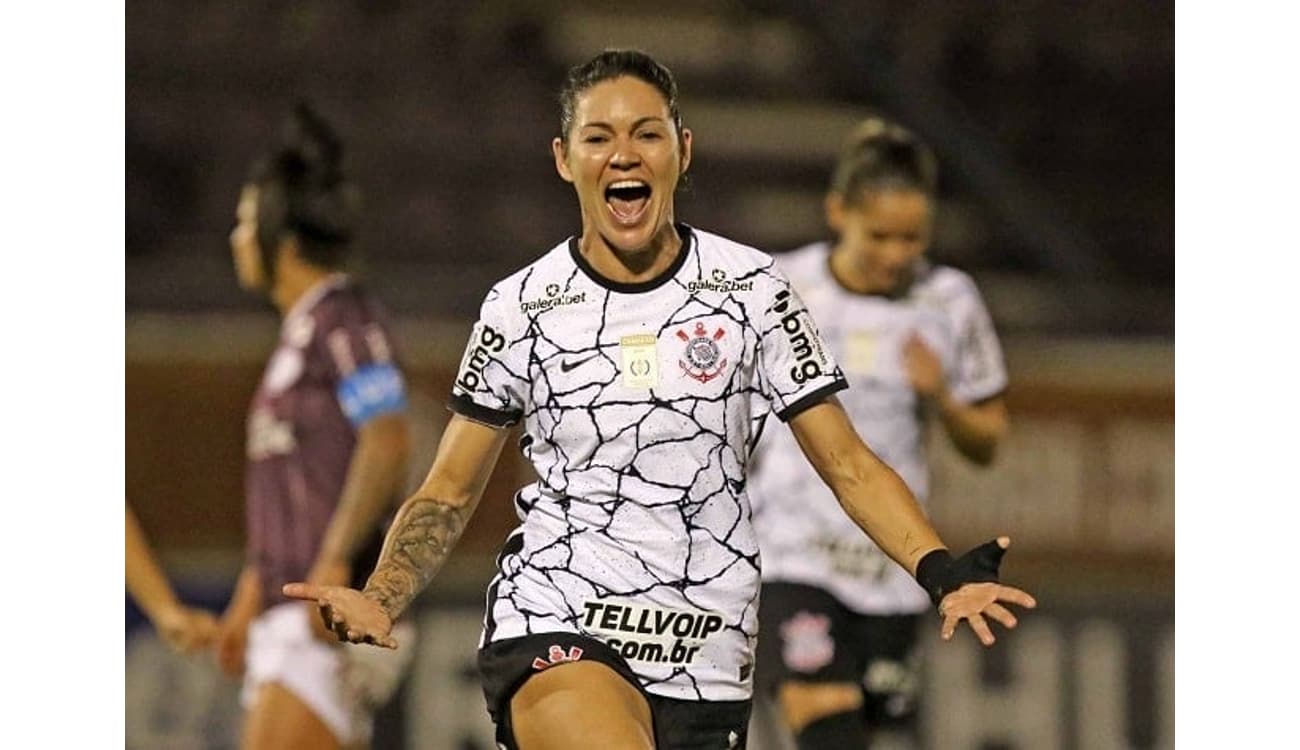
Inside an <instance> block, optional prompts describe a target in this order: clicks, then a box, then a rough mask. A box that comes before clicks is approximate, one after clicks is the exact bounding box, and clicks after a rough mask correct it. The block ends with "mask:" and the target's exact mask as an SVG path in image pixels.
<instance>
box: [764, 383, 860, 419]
mask: <svg viewBox="0 0 1300 750" xmlns="http://www.w3.org/2000/svg"><path fill="white" fill-rule="evenodd" d="M848 387H849V383H848V381H846V380H845V379H844V378H839V379H838V380H836V381H835V382H833V383H827V384H826V385H824V386H822V387H821V388H818V389H817V390H815V391H813V392H812V393H809V394H808V395H807V396H804V397H802V398H800V399H799V400H798V401H796V402H794V403H793V404H790V405H789V406H787V407H785V408H784V409H782V410H781V411H779V412H777V413H776V417H777V419H779V420H781V421H782V422H789V421H790V420H792V419H794V418H795V417H797V416H799V415H800V414H802V413H803V412H805V411H807V410H809V409H811V408H812V407H814V406H816V405H817V404H820V403H821V402H823V401H825V400H826V399H827V398H829V397H830V396H831V394H833V393H838V392H839V391H842V390H844V389H845V388H848Z"/></svg>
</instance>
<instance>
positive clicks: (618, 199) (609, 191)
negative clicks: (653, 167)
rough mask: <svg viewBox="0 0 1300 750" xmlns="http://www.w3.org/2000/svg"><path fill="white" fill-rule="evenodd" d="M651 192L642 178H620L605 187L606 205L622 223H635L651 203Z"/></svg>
mask: <svg viewBox="0 0 1300 750" xmlns="http://www.w3.org/2000/svg"><path fill="white" fill-rule="evenodd" d="M650 193H651V190H650V186H649V185H647V184H646V183H644V182H642V181H640V180H619V181H618V182H615V183H612V184H611V185H609V187H607V188H605V205H607V206H609V210H610V212H611V213H613V214H614V218H616V219H617V220H618V222H619V223H620V224H635V223H636V222H637V221H638V220H639V219H640V218H641V215H642V214H643V213H645V209H646V206H648V205H650Z"/></svg>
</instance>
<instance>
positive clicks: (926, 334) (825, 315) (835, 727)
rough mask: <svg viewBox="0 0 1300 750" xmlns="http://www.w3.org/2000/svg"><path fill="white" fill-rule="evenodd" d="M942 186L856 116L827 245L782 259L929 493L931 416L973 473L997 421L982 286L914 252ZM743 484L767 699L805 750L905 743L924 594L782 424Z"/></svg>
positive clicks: (914, 482) (911, 147) (883, 448)
mask: <svg viewBox="0 0 1300 750" xmlns="http://www.w3.org/2000/svg"><path fill="white" fill-rule="evenodd" d="M935 182H936V163H935V159H934V156H933V155H932V154H931V152H930V151H929V149H928V148H927V147H926V146H924V145H923V144H922V143H921V142H920V141H918V140H917V139H916V138H915V137H914V136H913V135H912V134H911V133H909V132H908V131H906V130H904V129H903V128H901V127H899V126H897V125H894V124H891V123H889V122H886V121H884V120H882V119H880V118H870V119H868V120H866V121H864V122H863V123H862V124H861V125H860V126H859V127H858V128H857V129H856V130H855V131H854V133H853V135H852V137H851V138H850V140H849V143H848V144H847V147H846V148H845V150H844V152H843V154H842V155H841V157H840V159H839V162H838V164H837V165H836V168H835V171H834V174H833V176H832V178H831V187H830V191H829V194H828V196H827V199H826V211H827V219H828V223H829V224H830V226H831V228H832V229H833V230H834V231H835V233H836V235H837V240H836V243H835V245H834V246H833V247H832V246H830V245H829V244H828V243H824V242H819V243H816V244H813V245H809V246H807V247H804V248H800V249H799V250H795V251H793V252H790V253H787V254H784V255H781V256H778V264H777V265H778V267H779V268H780V269H781V270H782V272H784V273H785V274H786V276H787V277H788V278H789V279H790V282H791V284H792V285H793V286H794V287H795V289H797V290H798V292H799V294H800V296H801V297H802V298H803V299H804V301H805V302H806V303H807V305H808V309H809V311H810V312H811V313H812V314H813V316H814V317H816V319H817V321H818V322H819V323H820V324H821V332H822V336H823V338H824V340H825V341H826V343H827V344H829V345H830V347H831V349H832V351H834V352H835V353H836V354H837V355H838V356H839V362H840V365H841V367H842V368H843V369H844V371H845V375H846V377H847V378H848V381H849V384H850V386H851V387H850V389H849V390H848V391H847V392H845V394H843V396H841V402H842V404H843V407H844V411H845V412H846V413H847V414H848V415H849V417H850V418H851V419H852V421H853V423H854V425H856V426H857V427H858V429H859V430H861V432H862V435H863V437H864V438H865V440H866V442H867V443H868V445H870V446H871V448H872V450H873V451H875V452H876V454H877V455H879V456H880V457H881V459H882V460H883V461H885V463H887V464H889V466H890V467H891V468H893V469H894V470H895V471H896V472H898V475H899V476H900V477H901V478H902V479H903V481H904V482H906V483H907V486H908V487H909V488H910V489H911V490H912V492H913V493H914V494H915V495H916V496H917V497H918V498H921V499H924V498H925V497H926V494H927V491H928V481H927V480H928V477H927V473H926V462H925V450H924V437H925V417H926V415H927V414H929V413H932V412H937V414H938V416H939V417H940V419H941V421H942V423H943V425H944V427H945V429H946V431H947V433H948V435H949V437H951V439H952V441H953V443H954V445H956V446H957V448H958V449H959V450H960V451H961V453H963V454H964V455H965V456H967V457H968V458H969V459H970V460H972V461H975V462H977V463H981V464H983V463H988V462H989V461H991V460H992V458H993V452H994V449H995V447H996V446H997V442H998V440H999V438H1000V437H1001V436H1002V435H1003V433H1004V432H1005V431H1006V426H1007V415H1006V407H1005V405H1004V403H1003V400H1002V392H1003V390H1004V389H1005V388H1006V384H1007V376H1006V370H1005V368H1004V366H1003V362H1002V351H1001V347H1000V346H999V345H998V340H997V336H996V334H995V333H994V331H993V325H992V323H991V322H990V319H989V315H988V312H987V311H986V310H985V308H984V303H983V301H982V300H981V299H980V295H979V292H978V291H977V290H976V288H975V284H974V283H973V282H972V281H971V279H970V277H968V276H966V275H965V274H963V273H961V272H960V271H957V270H955V269H952V268H946V267H942V266H932V265H929V264H928V263H926V262H925V260H924V259H923V258H922V254H923V253H924V252H925V249H926V247H927V245H928V244H929V239H930V225H931V215H932V213H933V207H934V195H935ZM750 492H751V497H752V499H753V505H754V528H755V530H756V531H757V532H758V539H759V546H760V547H761V548H762V551H763V595H762V600H763V606H762V611H761V613H760V616H759V622H760V631H761V633H762V637H761V638H760V641H759V654H760V658H759V670H758V671H759V675H758V676H759V682H760V684H762V685H763V686H764V687H771V688H776V689H777V696H778V700H779V703H780V706H781V709H782V714H783V715H784V717H785V720H786V723H787V724H788V726H789V727H790V728H791V730H792V731H793V732H794V733H795V736H796V739H797V741H798V744H799V747H800V748H801V749H803V750H806V749H808V748H823V747H854V748H862V747H866V746H867V739H868V738H867V730H868V728H869V727H868V726H867V723H870V725H871V726H870V728H871V729H872V730H873V733H874V730H877V729H880V728H882V727H884V728H888V729H890V730H891V731H894V730H897V731H896V732H895V733H896V734H899V733H901V734H904V735H906V734H913V733H914V731H915V726H914V724H915V708H916V700H915V699H916V688H917V677H918V675H917V667H918V664H917V659H918V656H919V655H918V654H917V653H916V651H915V649H916V643H917V637H918V627H919V625H920V620H921V613H923V612H924V611H925V610H926V608H927V606H928V604H929V598H928V597H927V595H926V592H925V591H924V590H923V589H922V588H921V587H920V586H918V585H917V584H916V581H914V580H913V579H912V578H911V576H909V575H908V573H907V571H906V570H904V569H903V568H901V567H899V566H897V565H895V564H894V563H893V562H891V561H890V559H889V558H888V557H886V555H885V553H884V552H882V551H881V548H880V547H878V546H877V545H875V544H873V543H872V541H871V540H870V539H869V538H867V537H865V536H863V535H862V531H861V530H860V529H859V528H858V527H857V525H856V524H854V523H853V522H852V521H851V520H850V519H849V518H848V517H846V516H845V515H844V513H843V511H841V510H840V508H839V504H838V503H836V501H835V497H834V495H833V494H832V493H831V492H830V491H829V490H828V489H827V488H826V486H825V485H823V484H822V483H821V482H818V481H817V477H816V475H815V474H814V473H813V471H812V469H811V467H809V465H808V462H807V461H806V460H805V459H804V458H803V454H802V451H800V449H799V445H798V443H797V442H796V440H795V439H794V436H792V435H791V434H790V433H789V432H787V431H784V430H774V431H772V434H771V435H769V436H768V438H767V440H766V441H765V442H764V443H763V444H761V445H760V446H759V448H758V450H757V451H756V454H755V468H754V470H753V471H751V473H750ZM993 606H994V607H996V606H997V605H993ZM991 614H992V615H993V616H994V617H995V619H999V620H1000V621H1002V622H1004V623H1005V624H1007V625H1011V624H1012V623H1014V617H1013V616H1012V615H1011V614H1010V613H1009V612H1005V611H1000V610H998V609H993V608H991ZM981 638H983V639H984V640H985V641H986V642H991V641H992V636H991V634H988V635H987V637H986V634H984V633H981ZM864 688H865V696H864ZM864 697H865V701H866V703H865V708H866V710H865V711H864V710H862V709H863V708H864ZM864 715H865V718H866V719H867V723H864V721H863V719H864ZM899 739H900V740H904V741H906V740H905V738H899Z"/></svg>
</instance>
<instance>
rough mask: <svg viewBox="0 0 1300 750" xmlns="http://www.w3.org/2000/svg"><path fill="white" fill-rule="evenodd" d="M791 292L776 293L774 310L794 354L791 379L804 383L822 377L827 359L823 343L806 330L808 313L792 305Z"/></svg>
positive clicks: (801, 307)
mask: <svg viewBox="0 0 1300 750" xmlns="http://www.w3.org/2000/svg"><path fill="white" fill-rule="evenodd" d="M791 296H792V295H791V294H790V290H788V289H782V290H781V291H779V292H777V293H776V300H775V301H774V302H773V303H772V310H773V311H774V312H775V313H776V314H777V315H780V316H781V330H782V331H784V332H785V336H786V339H787V340H788V341H789V342H790V352H791V353H792V354H794V360H795V363H794V366H793V367H791V368H790V379H791V380H793V381H794V382H796V383H800V384H802V383H804V382H807V381H808V380H811V379H813V378H816V377H820V376H821V375H822V363H823V362H825V361H826V357H825V355H824V354H822V351H821V342H820V341H817V340H816V338H815V337H809V335H808V331H807V330H805V325H806V324H805V323H804V320H803V318H804V316H805V315H806V313H807V311H806V310H804V308H803V306H798V307H795V306H793V305H791V304H790V303H791Z"/></svg>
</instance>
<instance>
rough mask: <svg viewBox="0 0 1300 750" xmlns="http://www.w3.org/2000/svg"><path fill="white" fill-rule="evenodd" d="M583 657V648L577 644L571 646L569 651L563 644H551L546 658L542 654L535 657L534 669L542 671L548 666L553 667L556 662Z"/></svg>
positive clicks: (561, 662)
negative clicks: (566, 651)
mask: <svg viewBox="0 0 1300 750" xmlns="http://www.w3.org/2000/svg"><path fill="white" fill-rule="evenodd" d="M581 658H582V649H581V648H579V647H577V646H569V651H568V653H565V651H564V647H563V646H557V645H555V644H551V647H550V648H549V649H547V651H546V658H545V659H543V658H542V657H540V656H538V657H536V658H534V659H533V669H536V670H538V671H541V670H543V669H546V668H547V667H553V666H555V665H556V664H564V663H565V662H570V661H577V660H579V659H581Z"/></svg>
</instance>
